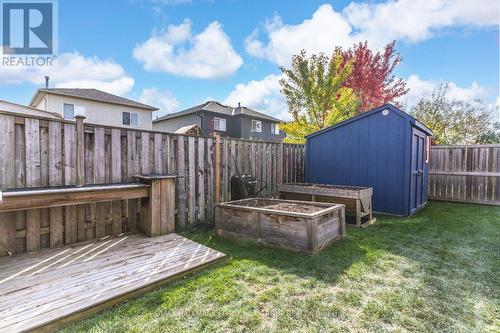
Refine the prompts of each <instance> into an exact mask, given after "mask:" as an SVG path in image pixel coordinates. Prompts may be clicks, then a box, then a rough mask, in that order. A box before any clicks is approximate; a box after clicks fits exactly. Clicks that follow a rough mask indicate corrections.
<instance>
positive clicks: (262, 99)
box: [223, 74, 291, 121]
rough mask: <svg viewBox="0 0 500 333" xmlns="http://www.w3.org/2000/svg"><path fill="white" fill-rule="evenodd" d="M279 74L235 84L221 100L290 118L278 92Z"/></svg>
mask: <svg viewBox="0 0 500 333" xmlns="http://www.w3.org/2000/svg"><path fill="white" fill-rule="evenodd" d="M280 78H281V76H280V75H274V74H271V75H268V76H266V77H265V78H264V79H262V80H252V81H249V82H247V83H240V84H237V85H236V87H235V88H234V90H233V91H231V93H229V95H228V96H227V97H226V99H225V100H224V101H223V103H224V104H228V105H233V106H236V105H238V103H241V105H243V106H246V107H249V108H251V109H254V110H256V111H259V112H262V113H264V114H267V115H270V116H273V117H277V118H279V119H281V120H284V121H288V120H291V116H290V114H289V113H288V107H287V105H286V100H285V98H284V97H283V95H282V94H281V93H280V84H279V80H280Z"/></svg>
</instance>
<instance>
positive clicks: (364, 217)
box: [278, 183, 375, 228]
mask: <svg viewBox="0 0 500 333" xmlns="http://www.w3.org/2000/svg"><path fill="white" fill-rule="evenodd" d="M278 191H279V195H280V198H282V199H286V200H302V201H313V202H331V203H338V204H344V205H345V211H346V214H348V215H352V216H354V223H348V225H350V226H354V227H360V228H364V227H366V226H368V225H369V224H371V223H373V222H375V218H374V217H373V212H372V194H373V189H372V188H371V187H360V186H346V185H326V184H311V183H289V184H282V185H278Z"/></svg>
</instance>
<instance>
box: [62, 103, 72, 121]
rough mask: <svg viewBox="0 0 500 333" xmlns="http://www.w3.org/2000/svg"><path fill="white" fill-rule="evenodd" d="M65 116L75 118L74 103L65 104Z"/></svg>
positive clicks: (65, 117)
mask: <svg viewBox="0 0 500 333" xmlns="http://www.w3.org/2000/svg"><path fill="white" fill-rule="evenodd" d="M63 116H64V119H74V118H75V105H74V104H68V103H64V104H63Z"/></svg>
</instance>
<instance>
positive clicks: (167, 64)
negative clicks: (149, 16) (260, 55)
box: [133, 19, 243, 79]
mask: <svg viewBox="0 0 500 333" xmlns="http://www.w3.org/2000/svg"><path fill="white" fill-rule="evenodd" d="M133 56H134V58H135V59H137V60H138V61H139V62H141V63H142V64H143V67H144V69H145V70H148V71H151V72H165V73H170V74H174V75H179V76H187V77H194V78H202V79H215V78H222V77H227V76H229V75H231V74H233V73H234V72H236V70H238V68H239V67H240V66H241V65H242V64H243V59H242V58H241V57H240V56H239V55H238V54H237V53H236V52H235V50H234V49H233V47H232V45H231V42H230V40H229V37H228V36H227V35H226V34H225V33H224V31H223V29H222V26H221V24H220V23H219V22H217V21H214V22H212V23H210V24H209V25H208V26H207V27H206V28H205V30H203V31H202V32H201V33H199V34H193V32H192V30H191V21H189V20H187V19H186V20H184V22H183V23H181V24H179V25H169V26H168V28H167V30H166V31H164V32H161V33H153V36H151V38H149V39H148V40H147V41H145V42H144V43H142V44H140V45H137V46H136V47H135V49H134V51H133Z"/></svg>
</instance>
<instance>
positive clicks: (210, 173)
mask: <svg viewBox="0 0 500 333" xmlns="http://www.w3.org/2000/svg"><path fill="white" fill-rule="evenodd" d="M214 151H215V146H214V140H213V139H212V138H208V139H207V149H206V152H207V164H206V165H207V169H206V170H207V176H206V179H207V220H208V221H209V222H210V223H212V221H213V218H214V195H215V193H214V180H215V178H216V177H215V175H214V161H213V160H214V158H213V157H214V156H213V155H214ZM216 160H217V159H216ZM217 170H218V168H217ZM219 176H220V174H219ZM216 188H218V187H216Z"/></svg>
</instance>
